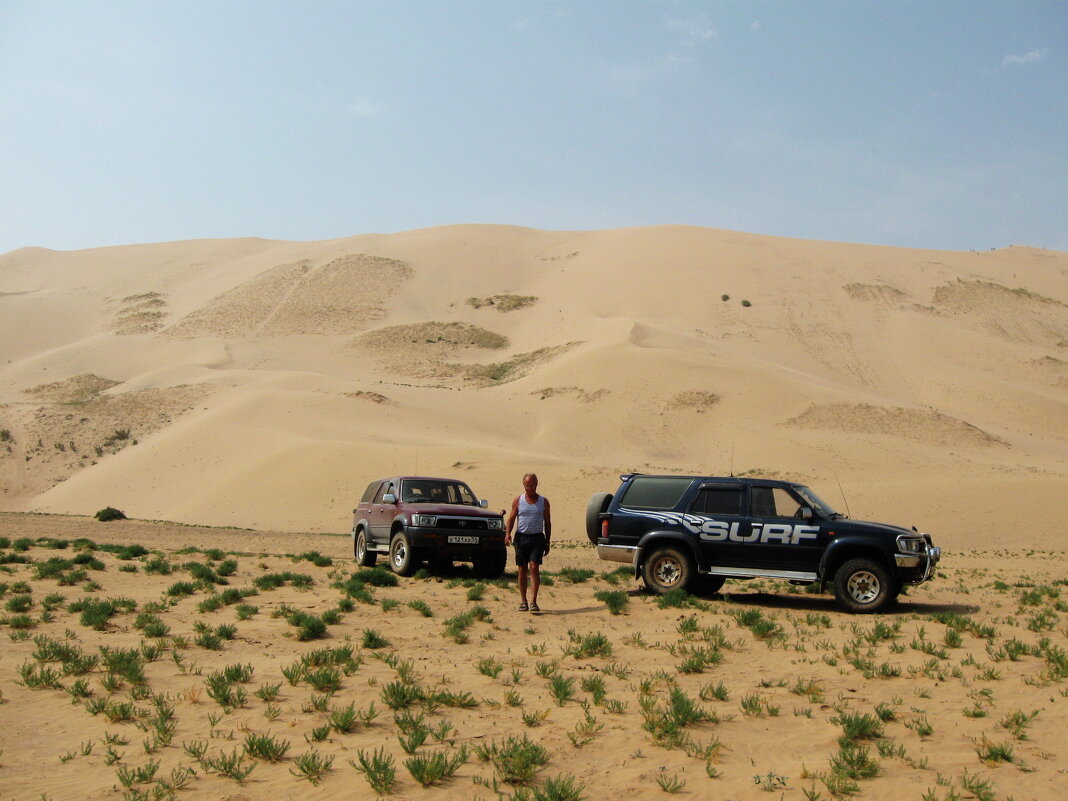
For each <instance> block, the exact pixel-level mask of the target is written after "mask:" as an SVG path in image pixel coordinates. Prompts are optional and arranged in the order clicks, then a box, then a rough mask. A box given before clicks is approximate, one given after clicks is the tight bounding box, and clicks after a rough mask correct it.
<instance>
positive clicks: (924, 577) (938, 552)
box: [894, 542, 942, 584]
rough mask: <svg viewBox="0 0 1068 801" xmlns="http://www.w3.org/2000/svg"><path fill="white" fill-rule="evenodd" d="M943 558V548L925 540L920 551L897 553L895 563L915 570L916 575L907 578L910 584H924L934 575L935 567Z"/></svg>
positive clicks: (903, 567) (911, 570)
mask: <svg viewBox="0 0 1068 801" xmlns="http://www.w3.org/2000/svg"><path fill="white" fill-rule="evenodd" d="M941 558H942V549H941V548H938V547H935V546H934V545H931V544H930V543H929V542H924V544H923V548H922V550H921V551H920V552H919V553H914V552H911V551H910V552H908V553H896V554H894V564H895V565H897V567H898V568H900V569H902V570H905V571H910V572H913V573H914V575H913V576H912V577H910V578H909V579H907V581H908V583H909V584H922V583H923V582H925V581H928V580H930V579H931V578H933V577H934V571H935V567H936V566H937V565H938V560H939V559H941Z"/></svg>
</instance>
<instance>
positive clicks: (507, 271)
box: [0, 226, 1068, 537]
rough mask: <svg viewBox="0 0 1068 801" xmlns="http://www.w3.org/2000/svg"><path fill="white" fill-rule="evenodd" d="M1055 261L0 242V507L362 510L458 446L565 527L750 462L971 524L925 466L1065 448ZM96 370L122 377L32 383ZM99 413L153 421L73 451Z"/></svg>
mask: <svg viewBox="0 0 1068 801" xmlns="http://www.w3.org/2000/svg"><path fill="white" fill-rule="evenodd" d="M1066 274H1068V256H1066V255H1065V254H1060V253H1051V252H1046V251H1036V250H1032V249H1027V248H1010V249H1007V250H1003V251H995V252H989V253H950V252H942V251H919V250H906V249H895V248H878V247H869V246H858V245H848V244H840V243H822V242H811V241H805V240H790V239H779V238H772V237H761V236H756V235H750V234H740V233H735V232H729V231H720V230H715V229H702V228H690V227H682V226H665V227H657V228H644V229H624V230H618V231H587V232H547V231H535V230H531V229H523V228H512V227H507V226H454V227H446V228H437V229H427V230H422V231H411V232H406V233H401V234H394V235H372V236H358V237H352V238H349V239H342V240H333V241H330V242H312V243H291V242H270V241H266V240H234V241H215V242H213V241H193V242H174V243H165V244H158V245H143V246H127V247H120V248H101V249H97V250H90V251H80V252H72V253H59V252H53V251H47V250H42V249H23V250H19V251H15V252H13V253H9V254H6V255H4V256H0V306H2V308H3V314H2V315H0V342H2V349H3V351H4V352H3V353H2V354H0V355H2V356H3V360H2V366H0V370H2V372H3V375H4V381H3V384H2V392H0V403H2V404H3V405H2V406H0V428H4V429H6V430H8V432H9V435H8V437H9V439H8V441H7V442H6V443H5V446H4V447H3V448H0V475H2V476H3V477H4V478H3V482H2V488H3V492H2V494H0V504H2V506H3V508H6V509H13V510H29V509H32V510H40V511H52V512H75V513H82V514H85V513H92V512H94V511H95V510H96V509H99V508H101V507H103V506H105V505H112V506H117V507H120V508H123V509H124V510H126V511H127V512H128V513H130V514H133V515H136V516H143V517H151V518H165V519H176V520H182V521H185V522H195V523H215V524H219V523H225V524H232V525H257V526H266V527H272V528H296V529H302V530H318V531H344V530H346V528H347V516H348V510H349V509H350V508H351V506H352V500H353V497H354V495H355V494H356V493H357V492H358V491H359V490H360V489H361V488H362V487H363V486H364V485H365V484H366V482H367V481H368V480H370V478H372V477H374V476H375V475H377V474H379V473H389V472H398V471H413V470H416V469H418V470H421V471H428V472H436V473H448V472H449V471H450V469H451V468H452V466H453V465H454V464H456V463H458V462H459V463H464V464H471V465H477V467H473V468H471V470H470V471H469V472H468V477H469V478H470V480H471V481H472V483H474V484H475V485H476V491H477V492H479V493H480V494H483V495H486V496H487V497H489V498H490V500H491V503H493V504H494V505H498V504H503V503H505V502H506V501H507V499H508V497H509V496H510V494H511V493H512V491H513V489H514V486H515V484H516V480H515V474H516V472H517V471H518V472H522V471H523V469H524V467H525V466H529V467H532V468H535V469H539V470H541V471H542V472H545V473H547V476H546V478H547V479H548V481H549V483H548V485H547V486H552V485H553V484H556V485H558V486H559V487H560V488H561V489H560V491H558V493H557V494H558V495H562V497H560V498H559V501H558V503H559V505H560V508H561V509H562V510H563V511H562V514H563V515H565V517H563V518H562V519H566V520H568V521H569V526H568V527H569V528H572V527H574V528H575V529H577V527H578V523H579V521H580V520H581V510H582V508H583V505H584V503H585V496H586V495H587V494H588V492H591V491H594V490H597V489H611V484H612V482H613V480H614V479H613V478H612V477H613V476H614V474H615V473H617V472H618V471H621V470H682V471H708V472H727V471H730V470H731V469H733V470H735V471H736V472H742V471H745V470H754V469H759V470H766V471H775V472H776V473H778V474H782V475H795V476H805V477H806V478H807V479H808V480H810V481H811V482H813V483H814V484H816V485H817V486H818V487H820V488H821V489H823V490H824V491H826V489H827V487H828V486H829V485H831V486H836V485H837V483H839V482H840V483H841V484H842V486H843V488H844V490H845V491H846V492H847V493H849V492H851V491H857V492H861V491H865V492H866V491H867V488H869V487H877V486H879V484H880V482H883V483H885V485H887V486H890V485H893V484H894V483H895V482H905V483H908V482H913V486H914V492H913V493H912V494H911V496H910V497H911V501H910V505H911V506H912V507H913V509H914V510H915V511H916V513H917V514H919V515H920V516H923V515H925V514H931V515H932V516H933V518H934V520H935V523H936V524H937V525H938V526H945V527H946V528H947V531H946V533H947V534H948V535H950V536H958V535H963V534H965V533H966V532H972V531H974V530H976V528H978V527H983V526H989V525H990V521H989V520H988V519H982V520H978V519H975V518H972V517H969V513H968V511H967V509H965V510H962V511H961V512H960V513H957V512H955V511H954V512H946V511H945V510H943V507H942V505H941V503H940V502H939V500H938V499H937V498H936V497H933V495H934V493H932V492H931V491H930V489H929V488H930V487H931V486H932V485H933V484H932V483H933V482H934V483H937V482H941V481H947V480H952V478H953V477H954V476H961V477H964V476H967V478H968V480H969V481H973V480H976V479H977V478H979V477H981V476H986V477H987V478H988V479H989V480H990V481H992V482H994V481H998V480H1000V479H1002V478H1004V477H1005V476H1006V475H1008V476H1024V477H1028V476H1039V477H1040V478H1035V479H1034V480H1035V481H1048V482H1052V483H1056V482H1057V481H1062V480H1063V478H1064V476H1065V475H1066V474H1068V406H1066V404H1068V396H1066V394H1065V382H1066V379H1068V369H1066V368H1064V364H1065V363H1066V362H1068V357H1065V347H1068V345H1066V344H1065V343H1066V342H1068V296H1066V295H1065V294H1064V287H1065V283H1064V280H1063V279H1064V276H1065V275H1066ZM502 312H504V313H502ZM38 320H49V321H50V322H49V324H48V325H38V324H35V321H38ZM85 375H93V376H99V377H101V378H103V379H105V380H106V381H107V382H115V383H114V385H113V386H110V387H105V388H102V389H100V390H98V391H97V392H96V394H93V395H91V396H90V395H86V396H84V397H81V396H78V395H77V392H75V394H74V395H71V396H69V397H64V398H61V397H58V396H56V397H45V396H43V395H41V394H40V390H38V394H34V393H33V392H27V390H34V389H35V388H40V387H43V386H50V385H60V386H70V387H74V386H75V385H76V383H77V381H79V380H82V379H78V376H85ZM64 382H75V383H71V384H66V383H64ZM376 397H381V398H386V399H388V403H369V402H367V399H368V398H376ZM105 410H110V411H105ZM68 415H69V417H68ZM83 418H89V420H97V419H99V423H92V424H90V423H89V422H85V423H83V422H82V419H83ZM80 425H81V426H87V430H86V434H85V436H81V437H80V435H79V433H78V427H79V426H80ZM92 425H96V429H93V428H92ZM109 427H113V428H114V429H120V430H125V429H127V428H128V429H129V430H130V438H131V440H134V439H135V440H136V441H137V444H136V446H130V447H126V448H123V449H122V450H121V452H116V453H112V452H110V451H107V452H103V453H101V454H100V455H99V456H97V455H96V454H95V450H91V451H90V452H89V453H90V454H92V456H93V458H88V459H82V458H78V459H72V458H70V454H69V445H70V443H71V442H74V444H75V446H76V447H77V448H78V449H79V452H80V453H81V454H82V455H85V453H86V451H85V447H86V445H90V446H91V447H92V448H93V449H95V448H96V447H98V446H99V444H100V443H98V442H95V441H94V442H90V440H94V439H98V438H100V435H101V433H103V434H104V435H105V436H106V434H109V433H111V431H106V429H108V428H109ZM83 440H84V444H83ZM59 446H63V447H64V448H68V453H67V455H66V456H63V453H64V452H63V451H62V450H60V449H59ZM46 455H47V458H46ZM61 457H62V458H61ZM60 463H62V466H60ZM162 476H166V478H165V479H163V478H161V477H162ZM56 481H59V483H58V484H57V483H55V482H56ZM53 484H54V486H53ZM606 484H607V485H608V486H605V485H606ZM175 486H178V487H182V488H183V491H182V492H181V493H175V492H172V491H171V489H172V488H173V487H175ZM888 505H889V504H888V503H886V502H885V501H884V500H883V499H880V498H879V497H878V493H877V492H876V497H874V498H872V506H871V510H872V513H873V514H874V513H877V512H881V511H883V510H884V509H885V508H886V507H887V506H888ZM1028 511H1029V510H1027V509H1026V508H1025V507H1024V505H1023V501H1021V500H1020V498H1019V497H1013V498H1006V499H1005V500H1004V506H1003V512H1002V513H1003V515H1004V518H1005V519H1006V520H1008V519H1012V518H1013V517H1014V516H1016V515H1021V514H1025V513H1027V512H1028ZM1051 511H1052V513H1053V515H1054V518H1053V519H1055V520H1057V521H1063V520H1064V517H1065V515H1066V514H1068V511H1066V509H1065V504H1060V505H1058V506H1057V507H1056V508H1055V509H1053V510H1051ZM1050 528H1051V530H1052V528H1053V525H1052V524H1051V525H1050ZM571 533H572V534H573V535H575V536H576V537H577V536H579V535H580V534H581V532H579V531H577V530H572V532H571Z"/></svg>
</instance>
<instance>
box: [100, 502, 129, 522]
mask: <svg viewBox="0 0 1068 801" xmlns="http://www.w3.org/2000/svg"><path fill="white" fill-rule="evenodd" d="M94 516H95V517H96V519H97V520H99V521H100V522H101V523H106V522H108V521H109V520H125V519H126V515H125V514H124V513H123V512H122V511H120V510H118V509H116V508H115V507H114V506H105V507H104V508H103V509H101V510H100V511H99V512H97V513H96V515H94Z"/></svg>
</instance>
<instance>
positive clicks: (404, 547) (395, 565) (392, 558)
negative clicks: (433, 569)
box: [389, 531, 415, 576]
mask: <svg viewBox="0 0 1068 801" xmlns="http://www.w3.org/2000/svg"><path fill="white" fill-rule="evenodd" d="M389 566H390V567H391V568H392V569H393V572H394V573H396V574H397V575H398V576H410V575H412V573H414V572H415V554H414V553H413V552H412V544H411V542H410V541H409V540H408V535H407V534H405V533H404V532H403V531H398V532H397V533H396V534H394V535H393V539H392V540H390V541H389Z"/></svg>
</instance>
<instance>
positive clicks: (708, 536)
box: [687, 483, 748, 568]
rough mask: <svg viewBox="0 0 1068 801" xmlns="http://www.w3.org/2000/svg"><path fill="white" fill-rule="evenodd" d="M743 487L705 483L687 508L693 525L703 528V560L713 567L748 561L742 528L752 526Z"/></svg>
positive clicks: (701, 529) (700, 537)
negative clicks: (740, 537) (748, 518)
mask: <svg viewBox="0 0 1068 801" xmlns="http://www.w3.org/2000/svg"><path fill="white" fill-rule="evenodd" d="M744 497H745V496H744V492H743V488H742V486H741V485H739V484H715V483H706V484H702V485H701V486H700V488H699V489H698V491H697V494H696V495H694V497H693V500H692V501H691V502H690V505H689V507H688V509H687V512H688V514H689V516H690V517H689V520H688V522H689V523H690V525H691V526H694V527H696V528H698V529H699V532H698V537H699V539H700V543H701V546H700V547H701V556H702V562H703V563H704V565H705V566H707V567H710V568H716V567H738V566H741V565H744V564H745V554H744V552H743V546H741V545H739V543H738V542H737V539H738V536H739V532H745V531H747V530H748V521H747V520H746V517H745V516H744V515H743V514H742V512H743V510H744V506H743V501H744Z"/></svg>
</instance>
